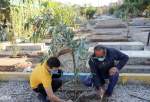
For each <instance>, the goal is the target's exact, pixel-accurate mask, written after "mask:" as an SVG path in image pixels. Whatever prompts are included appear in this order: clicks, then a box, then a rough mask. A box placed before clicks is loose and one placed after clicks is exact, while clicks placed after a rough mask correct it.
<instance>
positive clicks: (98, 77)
mask: <svg viewBox="0 0 150 102" xmlns="http://www.w3.org/2000/svg"><path fill="white" fill-rule="evenodd" d="M128 59H129V57H128V56H127V55H126V54H124V53H122V52H120V51H118V50H116V49H114V48H106V47H104V46H101V45H97V46H96V47H95V48H94V53H93V55H92V56H91V57H90V60H89V66H90V69H91V73H92V76H93V82H94V86H95V87H96V90H97V92H98V94H99V95H100V96H101V95H105V96H108V97H109V96H111V95H112V92H113V89H114V87H115V85H116V83H117V81H118V77H119V71H120V70H121V69H122V68H123V66H124V65H125V64H126V63H127V61H128ZM115 62H117V64H115ZM105 79H109V84H108V88H107V89H106V90H105V89H104V88H103V86H104V84H105Z"/></svg>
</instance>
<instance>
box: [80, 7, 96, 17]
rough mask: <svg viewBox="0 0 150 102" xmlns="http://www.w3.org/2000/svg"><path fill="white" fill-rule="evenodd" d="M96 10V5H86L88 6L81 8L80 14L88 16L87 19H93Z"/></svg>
mask: <svg viewBox="0 0 150 102" xmlns="http://www.w3.org/2000/svg"><path fill="white" fill-rule="evenodd" d="M96 11H97V9H96V8H95V7H86V8H81V10H80V14H81V15H84V16H86V18H87V19H91V18H93V16H94V14H95V13H96Z"/></svg>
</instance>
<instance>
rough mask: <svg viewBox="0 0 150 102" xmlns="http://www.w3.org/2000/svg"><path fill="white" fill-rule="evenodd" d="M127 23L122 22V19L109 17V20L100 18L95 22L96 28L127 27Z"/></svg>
mask: <svg viewBox="0 0 150 102" xmlns="http://www.w3.org/2000/svg"><path fill="white" fill-rule="evenodd" d="M126 27H127V25H126V23H124V22H122V20H120V19H116V20H115V19H109V20H99V21H98V22H97V23H96V24H95V27H94V28H95V29H99V28H126Z"/></svg>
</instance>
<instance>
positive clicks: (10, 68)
mask: <svg viewBox="0 0 150 102" xmlns="http://www.w3.org/2000/svg"><path fill="white" fill-rule="evenodd" d="M40 60H41V56H30V57H27V56H24V57H21V58H10V57H9V56H5V57H0V71H2V72H22V71H23V70H24V68H18V67H16V65H17V64H21V63H27V62H31V63H32V66H31V68H34V67H35V65H36V64H37V63H39V62H40Z"/></svg>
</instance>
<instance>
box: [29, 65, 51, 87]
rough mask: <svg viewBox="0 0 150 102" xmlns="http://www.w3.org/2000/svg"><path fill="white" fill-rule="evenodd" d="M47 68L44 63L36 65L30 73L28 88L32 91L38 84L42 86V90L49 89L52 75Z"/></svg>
mask: <svg viewBox="0 0 150 102" xmlns="http://www.w3.org/2000/svg"><path fill="white" fill-rule="evenodd" d="M47 68H48V66H47V64H46V62H44V63H43V64H38V65H37V66H36V67H35V69H34V70H33V71H32V73H31V76H30V86H31V88H32V89H35V88H37V87H38V85H39V84H43V87H44V88H49V87H51V83H52V75H51V74H50V73H49V72H48V70H47Z"/></svg>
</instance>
